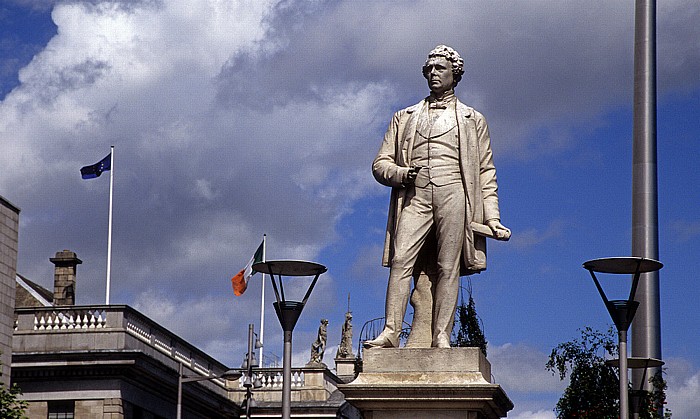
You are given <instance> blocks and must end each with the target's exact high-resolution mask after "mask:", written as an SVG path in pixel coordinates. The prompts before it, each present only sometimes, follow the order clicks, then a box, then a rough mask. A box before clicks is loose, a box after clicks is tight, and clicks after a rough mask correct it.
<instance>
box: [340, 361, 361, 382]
mask: <svg viewBox="0 0 700 419" xmlns="http://www.w3.org/2000/svg"><path fill="white" fill-rule="evenodd" d="M356 363H357V359H356V358H355V357H354V356H352V357H348V358H338V357H336V358H335V375H337V376H338V378H340V379H341V381H342V382H343V383H349V382H350V381H352V380H354V379H355V364H356Z"/></svg>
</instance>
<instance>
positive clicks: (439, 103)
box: [429, 102, 447, 109]
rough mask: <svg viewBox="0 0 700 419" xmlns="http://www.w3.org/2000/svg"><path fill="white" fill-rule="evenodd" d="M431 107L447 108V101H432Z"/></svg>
mask: <svg viewBox="0 0 700 419" xmlns="http://www.w3.org/2000/svg"><path fill="white" fill-rule="evenodd" d="M429 106H430V109H447V102H430V103H429Z"/></svg>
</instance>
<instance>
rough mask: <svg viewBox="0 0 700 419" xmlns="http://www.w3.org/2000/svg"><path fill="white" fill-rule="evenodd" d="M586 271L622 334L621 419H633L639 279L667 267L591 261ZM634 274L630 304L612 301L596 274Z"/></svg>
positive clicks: (630, 260) (635, 260)
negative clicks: (631, 373)
mask: <svg viewBox="0 0 700 419" xmlns="http://www.w3.org/2000/svg"><path fill="white" fill-rule="evenodd" d="M583 267H584V268H585V269H587V270H588V272H590V274H591V277H592V278H593V282H595V286H596V288H597V289H598V293H600V296H601V298H602V299H603V302H604V303H605V307H606V308H607V309H608V313H610V317H612V320H613V322H614V323H615V327H616V328H617V334H618V352H619V354H620V360H619V367H620V419H629V380H628V377H627V369H628V368H629V366H628V365H627V330H629V327H630V324H632V319H634V314H635V313H636V311H637V307H639V302H637V301H634V294H635V293H636V292H637V284H638V283H639V276H640V275H641V274H642V273H646V272H655V271H658V270H659V269H661V268H662V267H663V264H662V263H661V262H659V261H656V260H653V259H647V258H641V257H616V258H603V259H594V260H589V261H587V262H584V263H583ZM596 272H598V273H606V274H632V275H633V277H632V288H631V289H630V293H629V297H628V298H627V299H626V300H608V297H607V296H606V295H605V292H603V288H602V287H601V286H600V282H598V278H596V276H595V273H596Z"/></svg>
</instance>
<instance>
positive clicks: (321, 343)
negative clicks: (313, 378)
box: [309, 319, 328, 364]
mask: <svg viewBox="0 0 700 419" xmlns="http://www.w3.org/2000/svg"><path fill="white" fill-rule="evenodd" d="M327 329H328V320H327V319H321V325H320V326H318V335H317V336H316V340H315V341H314V343H312V344H311V359H310V360H309V364H321V363H322V362H323V354H324V353H325V352H326V339H327V336H328V332H327Z"/></svg>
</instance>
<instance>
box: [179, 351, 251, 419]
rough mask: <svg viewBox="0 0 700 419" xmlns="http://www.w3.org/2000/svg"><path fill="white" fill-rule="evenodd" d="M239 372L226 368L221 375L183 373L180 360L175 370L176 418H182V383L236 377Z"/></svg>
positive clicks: (238, 375)
mask: <svg viewBox="0 0 700 419" xmlns="http://www.w3.org/2000/svg"><path fill="white" fill-rule="evenodd" d="M240 376H241V373H240V372H239V371H236V370H228V371H226V372H224V373H223V374H221V375H185V374H184V366H183V365H182V362H180V363H178V370H177V414H176V417H177V419H182V384H183V383H191V382H194V381H207V380H216V379H217V378H225V379H236V378H238V377H240Z"/></svg>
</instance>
